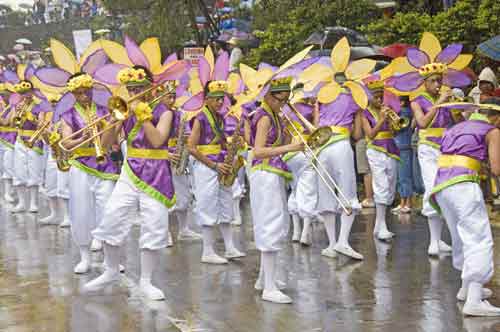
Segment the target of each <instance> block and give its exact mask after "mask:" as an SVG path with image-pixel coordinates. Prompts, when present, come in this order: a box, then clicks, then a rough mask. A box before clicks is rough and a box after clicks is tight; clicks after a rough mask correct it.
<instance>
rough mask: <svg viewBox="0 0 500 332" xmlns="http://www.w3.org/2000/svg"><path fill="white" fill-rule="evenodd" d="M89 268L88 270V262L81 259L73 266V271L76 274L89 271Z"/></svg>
mask: <svg viewBox="0 0 500 332" xmlns="http://www.w3.org/2000/svg"><path fill="white" fill-rule="evenodd" d="M89 270H90V262H87V261H81V262H80V263H78V264H77V265H76V266H75V269H74V272H75V273H76V274H84V273H87V272H89Z"/></svg>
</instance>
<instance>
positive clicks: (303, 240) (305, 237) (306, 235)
mask: <svg viewBox="0 0 500 332" xmlns="http://www.w3.org/2000/svg"><path fill="white" fill-rule="evenodd" d="M300 244H302V245H304V246H310V245H311V244H312V234H311V232H304V231H302V236H301V237H300Z"/></svg>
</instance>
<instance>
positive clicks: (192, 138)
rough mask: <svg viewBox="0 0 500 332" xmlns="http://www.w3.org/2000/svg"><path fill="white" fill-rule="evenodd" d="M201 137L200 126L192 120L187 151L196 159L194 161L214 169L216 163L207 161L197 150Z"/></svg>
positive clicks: (198, 122)
mask: <svg viewBox="0 0 500 332" xmlns="http://www.w3.org/2000/svg"><path fill="white" fill-rule="evenodd" d="M200 136H201V125H200V121H198V119H195V120H194V124H193V129H192V130H191V135H189V139H188V144H187V145H188V149H189V153H190V154H191V155H192V156H193V157H195V158H196V160H198V161H200V162H202V163H204V164H205V165H206V166H207V167H209V168H212V169H215V167H216V163H215V162H214V161H211V160H210V159H208V157H207V156H205V155H204V154H203V153H201V152H200V151H199V150H198V144H199V142H200Z"/></svg>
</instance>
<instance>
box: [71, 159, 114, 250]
mask: <svg viewBox="0 0 500 332" xmlns="http://www.w3.org/2000/svg"><path fill="white" fill-rule="evenodd" d="M114 186H115V182H114V181H111V180H103V179H100V178H98V177H95V176H93V175H90V174H88V173H85V172H84V171H82V170H80V169H79V168H77V167H74V166H72V167H71V169H70V171H69V214H70V219H71V233H72V235H73V240H74V241H75V243H76V244H77V245H78V246H88V245H90V242H91V240H92V236H91V232H92V231H93V230H94V229H95V228H96V227H97V226H98V225H99V224H100V222H101V220H102V217H103V214H104V211H105V210H104V209H105V207H106V203H107V201H108V199H109V198H110V196H111V193H112V192H113V188H114Z"/></svg>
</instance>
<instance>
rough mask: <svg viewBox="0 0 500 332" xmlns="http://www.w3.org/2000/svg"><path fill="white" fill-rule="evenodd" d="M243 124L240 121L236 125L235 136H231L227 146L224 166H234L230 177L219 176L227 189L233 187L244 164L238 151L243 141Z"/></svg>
mask: <svg viewBox="0 0 500 332" xmlns="http://www.w3.org/2000/svg"><path fill="white" fill-rule="evenodd" d="M241 122H242V120H241V119H239V120H238V124H237V125H236V129H235V130H234V133H233V135H231V142H229V144H228V146H227V154H226V157H225V158H224V164H228V165H231V166H232V169H231V173H230V174H228V175H225V174H219V182H220V183H221V184H222V185H223V186H225V187H230V186H232V185H233V183H234V181H235V180H236V177H237V176H238V171H239V170H240V168H241V167H242V166H243V164H244V162H243V160H242V158H239V157H238V149H239V147H240V140H241V136H240V128H241Z"/></svg>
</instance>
